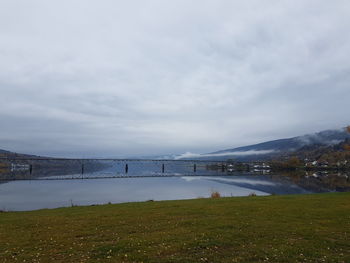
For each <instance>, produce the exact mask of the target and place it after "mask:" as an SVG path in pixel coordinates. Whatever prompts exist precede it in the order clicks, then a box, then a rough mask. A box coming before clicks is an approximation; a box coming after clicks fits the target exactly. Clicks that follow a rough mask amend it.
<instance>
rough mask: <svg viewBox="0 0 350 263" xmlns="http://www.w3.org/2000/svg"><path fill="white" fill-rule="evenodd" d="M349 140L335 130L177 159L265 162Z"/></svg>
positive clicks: (345, 131)
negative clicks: (311, 148) (306, 149)
mask: <svg viewBox="0 0 350 263" xmlns="http://www.w3.org/2000/svg"><path fill="white" fill-rule="evenodd" d="M349 138H350V133H349V132H348V130H347V128H342V129H337V130H326V131H321V132H318V133H313V134H306V135H302V136H297V137H292V138H287V139H279V140H273V141H267V142H263V143H258V144H253V145H248V146H242V147H237V148H232V149H226V150H220V151H216V152H212V153H206V154H200V155H192V156H191V155H190V154H187V156H186V155H183V157H181V156H179V157H177V159H210V160H227V159H231V158H232V159H235V160H239V161H253V160H267V159H271V158H275V157H278V156H280V155H284V154H286V153H292V152H296V151H299V150H300V149H302V148H303V147H306V146H313V145H314V146H330V145H336V144H339V143H341V142H343V141H344V140H345V139H349Z"/></svg>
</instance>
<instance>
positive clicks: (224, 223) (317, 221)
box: [0, 193, 350, 263]
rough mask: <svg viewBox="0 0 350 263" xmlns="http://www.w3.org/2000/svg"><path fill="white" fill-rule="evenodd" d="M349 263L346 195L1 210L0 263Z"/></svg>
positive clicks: (349, 216) (348, 203)
mask: <svg viewBox="0 0 350 263" xmlns="http://www.w3.org/2000/svg"><path fill="white" fill-rule="evenodd" d="M24 260H25V262H155V263H158V262H181V263H184V262H350V193H332V194H314V195H288V196H268V197H244V198H217V199H197V200H186V201H164V202H145V203H129V204H119V205H104V206H90V207H72V208H61V209H53V210H41V211H33V212H9V213H0V262H24Z"/></svg>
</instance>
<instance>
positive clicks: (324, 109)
mask: <svg viewBox="0 0 350 263" xmlns="http://www.w3.org/2000/svg"><path fill="white" fill-rule="evenodd" d="M349 16H350V3H349V2H348V1H302V0H299V1H291V0H290V1H269V2H262V1H257V0H256V1H249V2H247V1H229V0H219V1H209V0H204V1H203V0H201V1H199V0H198V1H185V0H179V1H172V2H169V1H167V2H165V1H161V0H158V1H155V0H150V1H136V0H135V1H127V3H126V2H125V1H124V2H122V1H112V0H104V1H99V2H98V3H97V2H96V1H86V0H84V1H83V0H76V1H67V0H62V1H55V2H52V1H50V3H49V2H48V1H44V0H31V1H26V2H25V3H23V1H18V0H4V1H2V4H1V8H0V35H1V38H0V92H1V97H0V98H1V103H0V122H1V129H0V148H5V149H9V150H14V151H18V152H27V153H36V154H42V155H44V154H47V155H55V156H62V155H65V156H66V155H67V156H123V155H124V156H125V155H146V154H150V155H152V154H164V153H180V152H185V151H191V152H193V151H194V152H210V151H215V150H219V149H222V148H229V147H235V146H241V145H245V144H251V143H257V142H260V141H264V140H269V139H276V138H283V137H290V136H296V135H300V134H303V133H307V132H314V131H318V130H322V129H326V128H335V127H342V126H345V125H346V124H347V122H348V120H349V117H348V113H349V107H348V98H349V97H350V88H349V83H350V74H349V73H350V59H349V56H350V55H349V54H350V35H349V33H348V31H349V30H348V29H349V27H350V20H349V19H348V18H349Z"/></svg>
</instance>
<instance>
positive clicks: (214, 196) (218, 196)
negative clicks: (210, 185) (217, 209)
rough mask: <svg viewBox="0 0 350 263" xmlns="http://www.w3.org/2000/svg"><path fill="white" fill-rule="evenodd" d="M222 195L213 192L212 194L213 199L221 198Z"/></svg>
mask: <svg viewBox="0 0 350 263" xmlns="http://www.w3.org/2000/svg"><path fill="white" fill-rule="evenodd" d="M220 197H221V195H220V193H219V192H218V191H212V192H211V198H220Z"/></svg>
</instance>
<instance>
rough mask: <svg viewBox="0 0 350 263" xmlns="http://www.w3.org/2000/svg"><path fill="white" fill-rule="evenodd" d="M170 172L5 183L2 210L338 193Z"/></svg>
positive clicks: (239, 176) (255, 178) (155, 166)
mask: <svg viewBox="0 0 350 263" xmlns="http://www.w3.org/2000/svg"><path fill="white" fill-rule="evenodd" d="M161 165H162V164H161V163H147V164H145V163H135V164H129V171H128V172H129V173H128V175H131V176H132V175H134V176H139V175H161V174H162V173H161ZM165 168H166V170H165V172H164V174H166V175H176V177H153V178H148V177H145V178H139V177H134V178H112V179H106V178H101V179H91V180H27V181H8V182H4V183H1V184H0V210H5V211H20V210H35V209H42V208H56V207H63V206H71V205H92V204H106V203H108V202H111V203H122V202H134V201H147V200H176V199H192V198H199V197H209V196H210V195H211V193H212V192H213V191H218V192H220V194H221V195H222V196H247V195H249V194H251V193H255V194H256V195H269V194H298V193H311V192H323V191H334V190H337V189H336V188H335V189H332V188H331V187H327V186H324V184H323V183H322V184H320V182H322V180H320V179H319V178H321V177H320V176H318V175H311V176H302V177H287V176H278V175H251V174H244V173H235V174H234V175H227V174H226V172H225V173H224V172H221V171H208V170H207V169H205V167H204V166H198V167H197V171H196V173H194V172H193V166H192V165H190V164H186V163H184V164H182V165H178V164H177V165H173V166H172V164H170V163H168V164H166V166H165ZM124 169H125V164H124V163H113V164H112V165H110V166H109V167H107V168H105V169H104V170H103V171H100V172H94V173H86V174H84V177H85V178H88V177H102V176H114V175H118V176H122V175H123V173H124ZM38 173H40V171H37V175H36V176H38ZM81 176H82V175H81V174H80V173H73V174H65V175H61V176H60V175H55V177H53V176H47V174H46V175H45V176H43V177H42V178H57V177H58V178H64V177H68V178H72V177H73V178H74V177H76V178H79V177H81ZM327 178H328V175H327ZM339 178H340V179H339ZM339 178H338V179H339V180H341V185H344V184H345V185H347V183H348V181H349V180H348V179H349V178H348V177H346V176H343V175H339ZM304 181H306V183H305V182H304ZM331 181H332V182H334V180H331ZM322 187H323V188H324V189H323V188H322Z"/></svg>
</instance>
